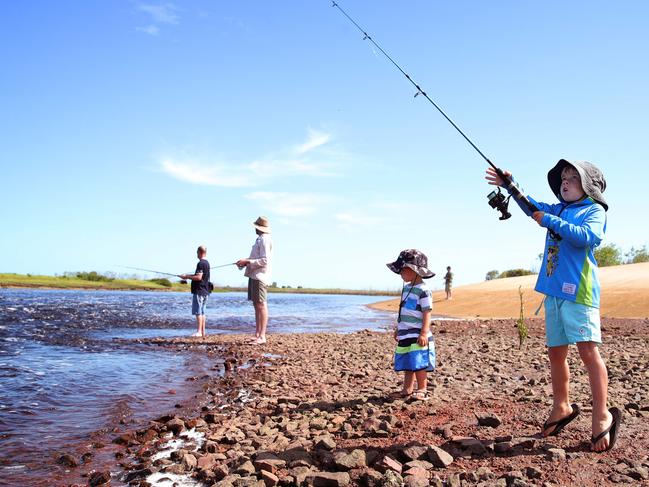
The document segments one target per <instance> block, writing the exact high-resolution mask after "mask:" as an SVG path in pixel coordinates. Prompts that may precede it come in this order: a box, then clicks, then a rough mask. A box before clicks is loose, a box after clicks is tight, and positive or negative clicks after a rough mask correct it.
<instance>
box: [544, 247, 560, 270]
mask: <svg viewBox="0 0 649 487" xmlns="http://www.w3.org/2000/svg"><path fill="white" fill-rule="evenodd" d="M558 265H559V244H558V242H557V241H556V240H553V241H552V243H551V244H550V245H548V253H547V258H546V262H545V273H546V274H547V276H548V277H549V276H551V275H552V274H554V271H555V270H556V269H557V266H558Z"/></svg>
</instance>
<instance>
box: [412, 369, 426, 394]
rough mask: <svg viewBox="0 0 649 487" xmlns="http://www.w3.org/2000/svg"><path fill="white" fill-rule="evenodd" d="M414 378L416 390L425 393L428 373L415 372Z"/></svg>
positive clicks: (424, 370)
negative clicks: (415, 379)
mask: <svg viewBox="0 0 649 487" xmlns="http://www.w3.org/2000/svg"><path fill="white" fill-rule="evenodd" d="M415 377H416V378H417V390H418V391H425V390H426V387H427V386H428V372H426V369H423V370H418V371H416V372H415Z"/></svg>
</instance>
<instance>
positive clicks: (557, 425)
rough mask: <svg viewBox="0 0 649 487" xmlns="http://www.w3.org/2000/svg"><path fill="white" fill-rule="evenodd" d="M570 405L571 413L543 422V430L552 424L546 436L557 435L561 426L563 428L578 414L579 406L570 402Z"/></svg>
mask: <svg viewBox="0 0 649 487" xmlns="http://www.w3.org/2000/svg"><path fill="white" fill-rule="evenodd" d="M570 407H571V408H572V413H570V414H569V415H568V416H565V417H563V418H561V419H558V420H556V421H549V422H548V421H546V422H545V423H543V431H545V430H547V429H548V428H552V427H553V426H554V429H553V430H552V432H550V433H548V434H547V435H546V436H557V435H558V434H559V433H561V431H562V430H563V428H565V427H566V426H567V425H568V424H569V423H570V422H571V421H572V420H573V419H575V418H576V417H577V416H579V413H580V412H581V410H580V409H579V406H578V405H577V404H571V405H570Z"/></svg>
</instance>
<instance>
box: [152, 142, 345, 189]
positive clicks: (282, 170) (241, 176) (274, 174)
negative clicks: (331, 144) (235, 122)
mask: <svg viewBox="0 0 649 487" xmlns="http://www.w3.org/2000/svg"><path fill="white" fill-rule="evenodd" d="M325 138H326V140H325ZM330 138H331V137H330V135H328V134H325V133H322V132H318V133H317V135H316V136H315V137H314V136H313V134H310V135H309V139H308V140H307V141H306V142H305V143H304V144H301V145H300V146H298V147H305V146H307V145H309V148H308V149H307V150H306V152H311V151H314V150H315V148H317V147H320V146H322V145H324V144H326V143H327V142H328V141H329V139H330ZM315 139H317V140H315ZM291 152H295V150H292V151H291ZM306 152H305V151H303V152H302V154H301V157H299V156H296V155H295V154H290V155H289V156H288V157H277V156H276V157H267V158H263V159H259V160H253V161H252V162H243V163H235V162H223V161H217V162H205V161H203V160H197V159H195V158H191V157H173V156H166V157H163V158H162V159H161V160H160V161H159V167H160V169H161V170H162V171H163V172H165V173H166V174H168V175H170V176H171V177H174V178H176V179H179V180H181V181H184V182H187V183H193V184H203V185H209V186H224V187H254V186H261V185H263V184H266V183H269V182H271V181H275V180H285V179H286V178H288V177H295V176H309V177H328V176H332V175H334V174H333V173H332V171H331V170H330V169H328V167H330V166H331V163H327V162H319V161H317V160H314V159H313V157H311V156H310V155H307V154H306Z"/></svg>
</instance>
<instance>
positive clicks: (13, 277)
mask: <svg viewBox="0 0 649 487" xmlns="http://www.w3.org/2000/svg"><path fill="white" fill-rule="evenodd" d="M82 275H83V274H82ZM163 281H164V280H158V279H154V280H146V281H145V280H140V279H113V280H110V281H89V280H87V279H80V278H78V277H76V275H74V274H70V275H65V276H33V275H31V274H27V275H25V274H0V287H20V288H51V289H103V290H114V291H120V290H121V291H126V290H140V291H186V292H189V289H190V286H189V283H187V284H180V283H179V282H172V283H171V287H169V286H168V284H167V283H166V282H163ZM246 290H247V289H246V288H239V287H218V288H214V292H229V291H230V292H231V291H246ZM268 291H269V292H271V293H287V294H288V293H292V294H362V295H370V296H397V295H399V291H394V290H392V291H387V290H374V289H372V290H367V289H365V290H358V289H316V288H293V287H290V288H280V287H271V288H269V289H268Z"/></svg>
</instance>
